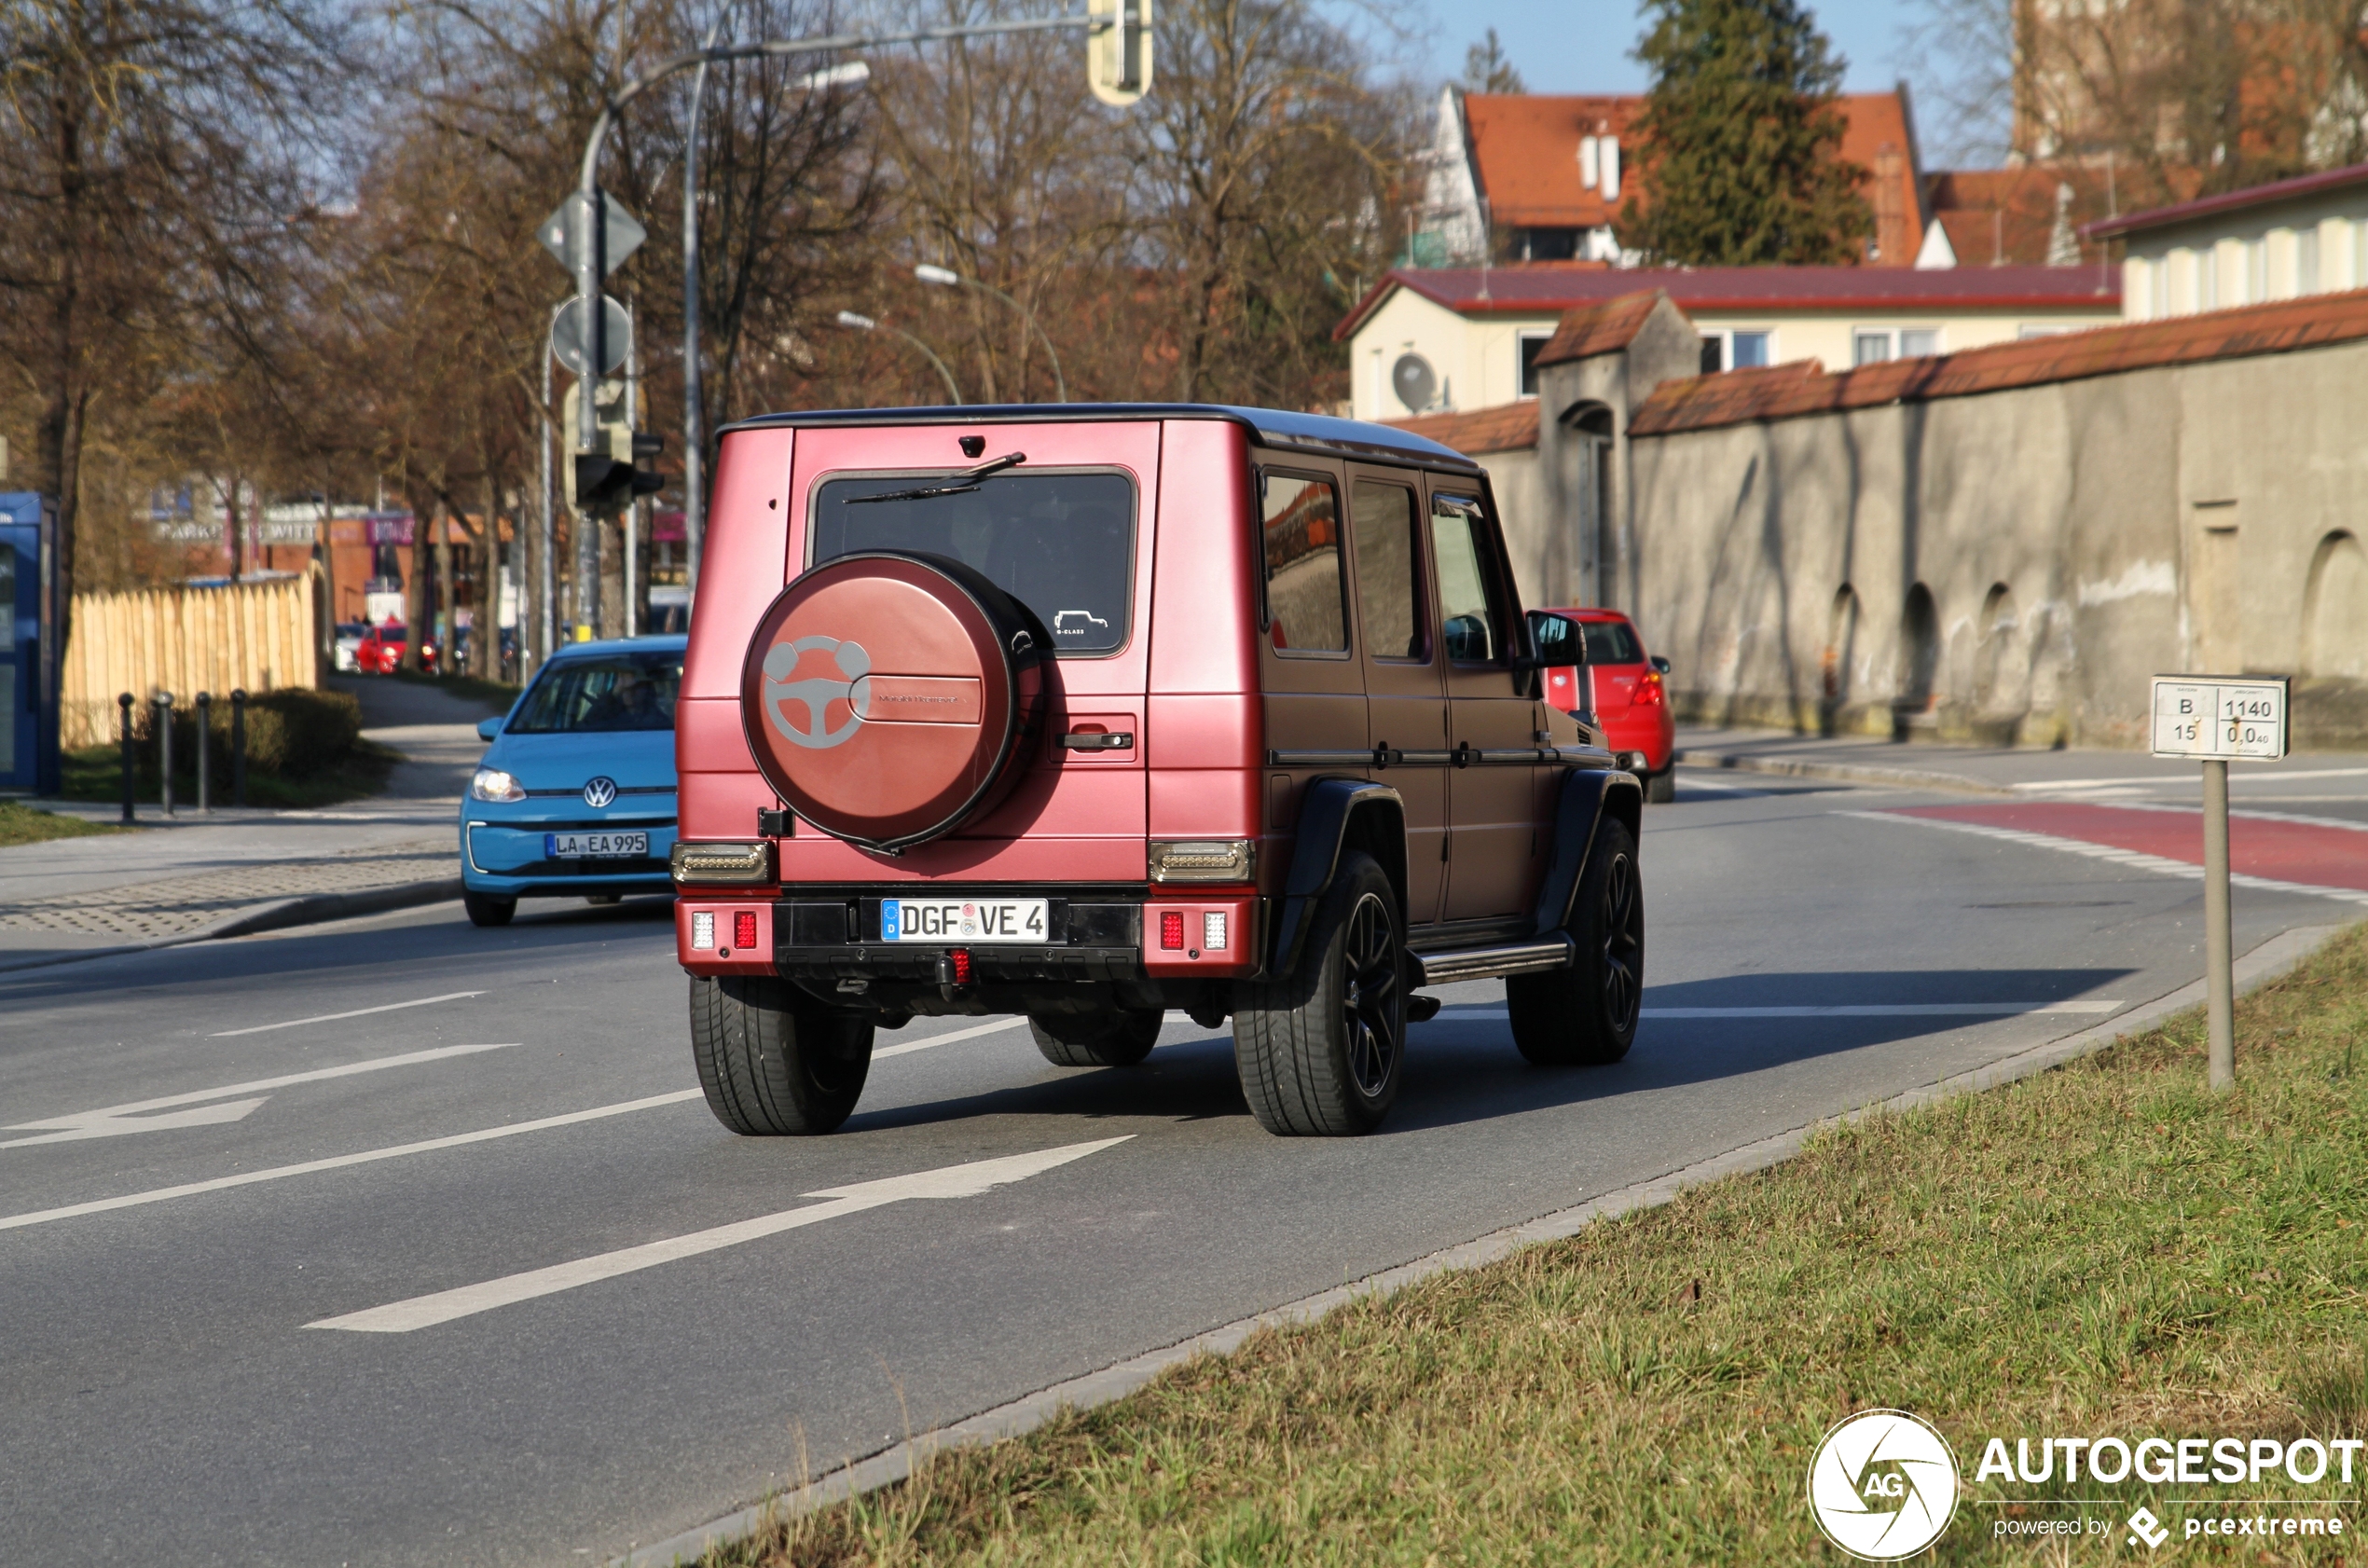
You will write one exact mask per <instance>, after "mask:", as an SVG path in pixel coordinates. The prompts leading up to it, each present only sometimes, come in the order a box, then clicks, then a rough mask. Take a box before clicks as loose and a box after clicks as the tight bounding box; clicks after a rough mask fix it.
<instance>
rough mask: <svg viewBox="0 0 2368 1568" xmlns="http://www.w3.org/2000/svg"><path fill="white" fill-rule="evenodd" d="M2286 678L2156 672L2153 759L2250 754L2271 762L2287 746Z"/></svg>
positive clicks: (2280, 754)
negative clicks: (2163, 673)
mask: <svg viewBox="0 0 2368 1568" xmlns="http://www.w3.org/2000/svg"><path fill="white" fill-rule="evenodd" d="M2289 684H2290V682H2289V681H2287V680H2286V678H2285V677H2284V676H2270V677H2261V676H2247V677H2241V678H2239V677H2235V676H2219V675H2157V676H2155V700H2154V745H2155V756H2157V757H2188V758H2193V759H2195V760H2196V761H2198V762H2206V761H2210V759H2212V758H2214V757H2251V758H2255V759H2259V760H2261V761H2275V760H2276V759H2278V758H2279V757H2282V756H2284V755H2285V754H2286V752H2287V750H2288V749H2289V747H2288V736H2287V723H2286V715H2287V712H2288V709H2289V703H2288V700H2287V698H2288V692H2287V687H2288V685H2289Z"/></svg>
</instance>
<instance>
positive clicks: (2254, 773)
mask: <svg viewBox="0 0 2368 1568" xmlns="http://www.w3.org/2000/svg"><path fill="white" fill-rule="evenodd" d="M2240 765H2241V764H2240ZM2281 778H2368V767H2311V768H2293V769H2287V768H2278V769H2275V770H2268V769H2254V768H2248V769H2246V770H2245V771H2244V772H2242V773H2231V774H2230V775H2229V776H2228V781H2229V782H2230V783H2232V784H2234V783H2237V782H2238V781H2240V780H2241V781H2244V782H2248V783H2250V782H2252V781H2254V780H2264V781H2266V780H2272V779H2281ZM2202 781H2203V775H2202V774H2201V773H2200V772H2196V773H2169V774H2164V773H2157V774H2149V775H2148V776H2146V777H2143V778H2040V779H2032V780H2030V781H2028V782H2025V783H2021V784H2009V785H2007V786H2006V787H2007V788H2008V789H2010V790H2020V791H2025V792H2028V793H2042V792H2044V791H2049V790H2101V789H2104V788H2107V787H2108V786H2111V785H2117V784H2198V785H2199V784H2201V783H2202Z"/></svg>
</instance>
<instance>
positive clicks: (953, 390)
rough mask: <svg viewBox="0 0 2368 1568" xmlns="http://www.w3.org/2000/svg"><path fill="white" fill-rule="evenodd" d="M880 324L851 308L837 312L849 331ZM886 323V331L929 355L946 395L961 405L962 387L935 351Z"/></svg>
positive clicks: (874, 328)
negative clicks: (942, 380) (943, 382)
mask: <svg viewBox="0 0 2368 1568" xmlns="http://www.w3.org/2000/svg"><path fill="white" fill-rule="evenodd" d="M882 324H883V323H879V322H875V321H874V320H873V319H872V318H871V317H869V316H859V315H857V314H856V313H855V312H854V311H852V310H841V311H840V312H839V325H841V326H843V327H846V328H847V330H848V331H850V332H877V331H879V330H880V327H881V326H882ZM886 324H887V325H888V331H890V332H893V333H895V334H896V335H897V336H898V337H902V338H903V339H904V340H905V341H906V342H907V343H910V344H912V345H913V346H914V347H915V348H916V349H918V350H920V351H921V352H923V353H924V354H927V355H928V356H929V363H930V364H933V365H935V366H937V373H938V374H939V375H940V376H942V377H943V378H945V392H946V395H947V396H949V397H951V398H953V400H954V406H956V407H957V408H959V407H960V406H962V389H961V388H960V387H958V386H956V385H955V384H954V372H952V371H951V370H948V369H947V368H946V367H945V362H944V361H943V360H942V359H940V358H938V357H937V351H936V350H934V349H932V348H930V347H929V345H928V344H927V343H924V342H922V341H921V340H920V339H919V338H917V337H914V336H913V335H912V334H911V333H909V332H907V331H905V330H904V329H903V328H902V327H901V326H898V325H895V324H894V323H886Z"/></svg>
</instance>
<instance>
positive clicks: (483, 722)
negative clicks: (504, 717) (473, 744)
mask: <svg viewBox="0 0 2368 1568" xmlns="http://www.w3.org/2000/svg"><path fill="white" fill-rule="evenodd" d="M501 733H502V721H501V720H499V719H479V720H478V721H477V738H478V739H479V740H491V739H492V738H493V737H494V736H498V735H500V734H501Z"/></svg>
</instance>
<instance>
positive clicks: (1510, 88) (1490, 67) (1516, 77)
mask: <svg viewBox="0 0 2368 1568" xmlns="http://www.w3.org/2000/svg"><path fill="white" fill-rule="evenodd" d="M1464 89H1465V90H1466V91H1467V92H1527V91H1528V90H1529V89H1528V88H1527V87H1525V86H1523V85H1522V82H1521V72H1520V71H1518V70H1516V69H1515V68H1514V65H1513V62H1511V61H1510V60H1508V59H1507V58H1506V55H1505V46H1504V45H1503V44H1500V43H1498V42H1497V41H1496V29H1494V27H1492V28H1490V29H1489V30H1488V37H1487V39H1486V40H1485V41H1484V42H1481V43H1478V44H1474V45H1473V46H1472V47H1471V48H1467V49H1466V50H1465V51H1464Z"/></svg>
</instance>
